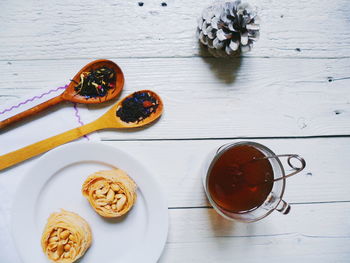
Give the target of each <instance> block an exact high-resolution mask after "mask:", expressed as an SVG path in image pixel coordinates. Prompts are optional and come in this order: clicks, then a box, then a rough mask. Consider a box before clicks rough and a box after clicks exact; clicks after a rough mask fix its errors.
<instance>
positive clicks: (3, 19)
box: [0, 0, 350, 60]
mask: <svg viewBox="0 0 350 263" xmlns="http://www.w3.org/2000/svg"><path fill="white" fill-rule="evenodd" d="M143 2H144V5H143V6H142V7H140V6H138V1H114V0H105V1H99V3H98V4H96V2H95V1H92V0H87V1H84V2H83V3H82V2H81V1H74V2H72V1H69V0H63V1H60V2H56V3H54V4H53V3H51V2H47V1H34V0H30V1H23V0H22V1H15V2H13V1H11V0H3V1H1V3H0V7H1V9H2V14H1V16H0V24H1V29H0V36H1V41H0V57H1V59H3V60H4V59H5V60H7V59H11V60H13V59H52V58H55V59H67V58H91V57H93V58H101V57H159V56H161V57H184V56H186V57H188V56H198V55H200V54H201V52H200V49H199V47H198V42H197V40H196V26H197V18H198V17H199V16H200V14H201V12H202V10H203V9H204V8H205V7H207V6H209V5H210V4H212V2H213V1H212V0H205V1H200V2H198V1H186V0H178V1H174V0H169V1H166V2H167V6H166V7H163V6H161V1H158V0H145V1H143ZM249 3H251V4H252V5H255V6H257V7H258V10H259V14H260V16H261V19H262V24H261V38H260V40H259V41H258V42H257V44H256V45H255V47H254V49H253V51H252V52H251V53H249V54H247V56H259V57H344V56H346V57H349V53H350V32H349V30H348V27H349V19H348V14H349V12H350V6H349V5H348V1H347V0H336V1H332V2H331V3H330V2H329V1H326V0H321V1H320V0H308V1H306V0H303V1H282V2H281V1H280V0H250V1H249Z"/></svg>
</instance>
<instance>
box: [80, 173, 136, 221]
mask: <svg viewBox="0 0 350 263" xmlns="http://www.w3.org/2000/svg"><path fill="white" fill-rule="evenodd" d="M136 188H137V186H136V184H135V182H134V181H133V180H132V179H131V178H130V177H129V176H128V175H127V174H126V173H125V172H124V171H123V170H120V169H113V170H107V171H99V172H96V173H94V174H92V175H90V176H89V177H88V178H87V179H86V180H85V182H84V184H83V187H82V193H83V195H84V196H85V197H86V198H87V199H88V200H89V202H90V205H91V206H92V207H93V208H94V209H95V211H96V212H97V213H98V214H100V215H101V216H103V217H119V216H122V215H124V214H126V213H127V212H128V211H129V210H130V209H131V207H132V206H133V205H134V203H135V201H136Z"/></svg>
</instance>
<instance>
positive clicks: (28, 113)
mask: <svg viewBox="0 0 350 263" xmlns="http://www.w3.org/2000/svg"><path fill="white" fill-rule="evenodd" d="M63 100H64V99H63V96H62V94H61V95H58V96H57V97H54V98H52V99H49V100H48V101H45V102H43V103H41V104H39V105H36V106H34V107H32V108H30V109H28V110H25V111H23V112H20V113H18V114H16V115H14V116H12V117H10V118H7V119H5V120H3V121H0V130H1V129H3V128H5V127H7V126H8V125H10V124H12V123H15V122H18V121H20V120H22V119H24V118H26V117H29V116H33V115H35V114H37V113H39V112H41V111H43V110H45V109H47V108H49V107H51V106H53V105H55V104H57V103H60V102H61V101H63Z"/></svg>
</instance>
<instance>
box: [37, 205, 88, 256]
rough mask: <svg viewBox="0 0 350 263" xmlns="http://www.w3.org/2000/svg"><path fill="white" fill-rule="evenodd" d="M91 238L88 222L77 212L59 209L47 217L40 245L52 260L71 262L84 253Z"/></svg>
mask: <svg viewBox="0 0 350 263" xmlns="http://www.w3.org/2000/svg"><path fill="white" fill-rule="evenodd" d="M91 240H92V234H91V229H90V226H89V224H88V223H87V222H86V221H85V220H84V219H83V218H82V217H80V216H79V215H78V214H76V213H73V212H69V211H65V210H63V209H61V212H59V213H52V214H51V215H50V217H49V218H48V220H47V224H46V226H45V228H44V232H43V235H42V238H41V246H42V248H43V251H44V253H45V254H46V255H47V257H48V258H49V259H50V260H52V261H53V262H58V263H72V262H74V261H76V260H77V259H79V258H80V257H82V256H83V255H84V254H85V252H86V250H87V249H88V248H89V247H90V245H91Z"/></svg>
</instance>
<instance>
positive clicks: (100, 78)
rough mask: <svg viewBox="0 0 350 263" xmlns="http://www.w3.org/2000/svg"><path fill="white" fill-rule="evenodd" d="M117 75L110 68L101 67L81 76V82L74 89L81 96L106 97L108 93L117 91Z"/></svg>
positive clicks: (87, 97)
mask: <svg viewBox="0 0 350 263" xmlns="http://www.w3.org/2000/svg"><path fill="white" fill-rule="evenodd" d="M115 82H116V73H115V71H114V70H113V69H110V68H108V67H105V66H103V67H101V68H97V69H95V70H91V71H89V72H83V73H82V74H81V75H80V82H79V83H78V85H77V86H76V87H75V88H74V90H75V91H76V93H77V94H78V95H80V96H83V97H85V98H86V99H89V98H97V97H104V96H106V95H107V94H108V91H109V90H111V89H115V88H116V87H115Z"/></svg>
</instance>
